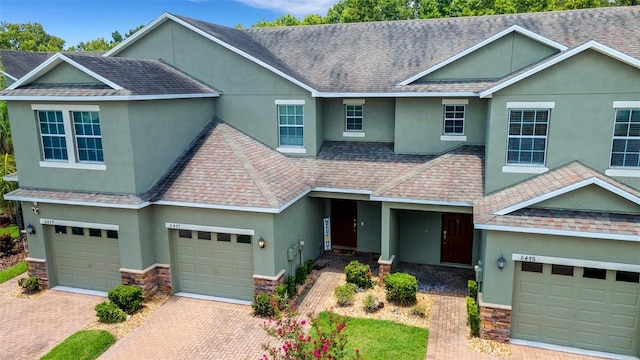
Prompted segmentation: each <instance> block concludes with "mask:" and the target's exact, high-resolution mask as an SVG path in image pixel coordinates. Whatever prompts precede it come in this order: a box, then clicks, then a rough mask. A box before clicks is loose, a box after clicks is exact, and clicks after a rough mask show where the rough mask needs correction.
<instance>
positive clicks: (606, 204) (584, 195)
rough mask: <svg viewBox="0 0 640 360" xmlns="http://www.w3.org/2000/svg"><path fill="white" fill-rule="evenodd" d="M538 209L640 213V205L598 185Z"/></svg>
mask: <svg viewBox="0 0 640 360" xmlns="http://www.w3.org/2000/svg"><path fill="white" fill-rule="evenodd" d="M533 207H537V208H547V209H569V210H576V209H577V210H591V211H606V212H613V213H633V214H638V213H640V205H638V204H636V203H634V202H631V201H629V200H627V199H625V198H623V197H621V196H618V195H616V194H614V193H612V192H610V191H609V190H606V189H603V188H601V187H600V186H598V185H589V186H586V187H583V188H581V189H578V190H574V191H571V192H569V193H566V194H563V195H560V196H556V197H554V198H551V199H549V200H545V201H543V202H540V203H537V204H535V205H533Z"/></svg>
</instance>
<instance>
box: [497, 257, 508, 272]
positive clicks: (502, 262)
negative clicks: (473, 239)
mask: <svg viewBox="0 0 640 360" xmlns="http://www.w3.org/2000/svg"><path fill="white" fill-rule="evenodd" d="M506 264H507V260H505V258H504V256H502V255H500V258H499V259H498V269H500V271H502V269H504V266H505V265H506Z"/></svg>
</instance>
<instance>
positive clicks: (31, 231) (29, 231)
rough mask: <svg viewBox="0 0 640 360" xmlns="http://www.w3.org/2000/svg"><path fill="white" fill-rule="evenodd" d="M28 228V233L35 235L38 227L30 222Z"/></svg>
mask: <svg viewBox="0 0 640 360" xmlns="http://www.w3.org/2000/svg"><path fill="white" fill-rule="evenodd" d="M26 230H27V234H29V235H33V234H35V233H36V228H35V227H33V225H31V223H29V225H27V228H26Z"/></svg>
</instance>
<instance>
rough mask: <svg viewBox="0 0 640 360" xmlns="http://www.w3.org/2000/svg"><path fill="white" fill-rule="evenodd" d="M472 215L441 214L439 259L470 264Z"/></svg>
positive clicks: (445, 261)
mask: <svg viewBox="0 0 640 360" xmlns="http://www.w3.org/2000/svg"><path fill="white" fill-rule="evenodd" d="M472 250H473V217H472V215H471V214H448V213H444V214H442V250H441V253H440V254H441V255H440V261H442V262H443V263H456V264H466V265H471V253H472Z"/></svg>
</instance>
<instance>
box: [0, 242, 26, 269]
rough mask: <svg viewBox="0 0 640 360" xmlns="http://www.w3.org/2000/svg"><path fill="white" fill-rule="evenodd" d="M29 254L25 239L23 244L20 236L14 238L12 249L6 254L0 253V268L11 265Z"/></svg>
mask: <svg viewBox="0 0 640 360" xmlns="http://www.w3.org/2000/svg"><path fill="white" fill-rule="evenodd" d="M28 256H29V246H28V245H27V240H26V239H25V241H24V244H23V242H22V240H21V239H20V238H17V239H15V244H14V246H13V250H12V251H11V252H9V253H8V254H5V253H0V270H4V269H6V268H9V267H12V266H13V265H15V264H18V263H19V262H21V261H23V260H24V259H26V258H27V257H28Z"/></svg>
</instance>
